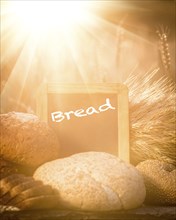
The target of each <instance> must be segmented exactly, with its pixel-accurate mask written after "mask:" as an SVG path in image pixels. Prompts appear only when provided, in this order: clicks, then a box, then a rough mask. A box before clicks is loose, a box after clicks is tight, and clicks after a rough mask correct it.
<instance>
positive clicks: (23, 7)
mask: <svg viewBox="0 0 176 220" xmlns="http://www.w3.org/2000/svg"><path fill="white" fill-rule="evenodd" d="M89 7H90V1H11V2H10V4H8V10H10V12H11V13H13V15H14V17H15V18H16V19H17V20H18V23H19V25H20V26H21V27H23V28H24V29H26V30H28V32H36V33H37V32H47V31H51V30H52V29H58V30H61V31H64V30H65V29H67V28H70V27H71V26H74V25H77V24H78V23H83V22H85V21H86V19H87V18H88V16H89V15H88V9H89Z"/></svg>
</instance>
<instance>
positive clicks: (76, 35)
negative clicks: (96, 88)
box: [1, 1, 156, 112]
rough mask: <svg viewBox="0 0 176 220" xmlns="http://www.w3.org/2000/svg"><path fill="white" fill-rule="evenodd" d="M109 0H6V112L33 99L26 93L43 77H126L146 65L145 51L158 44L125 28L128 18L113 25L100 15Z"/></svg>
mask: <svg viewBox="0 0 176 220" xmlns="http://www.w3.org/2000/svg"><path fill="white" fill-rule="evenodd" d="M105 3H106V4H105ZM108 4H112V2H111V1H110V3H108V2H107V1H106V2H104V3H103V2H102V1H2V3H1V6H2V9H1V24H2V27H1V54H2V56H1V76H3V77H2V78H3V79H2V80H4V79H5V80H4V82H3V83H1V111H2V112H4V111H6V110H7V109H8V106H10V105H11V104H10V102H11V101H12V100H13V103H15V102H16V103H17V107H18V104H19V103H20V102H22V100H23V99H24V100H25V101H29V102H30V101H31V100H27V99H28V98H27V97H30V99H32V98H31V96H32V94H35V93H36V92H37V90H38V87H39V86H40V85H41V84H42V83H43V82H66V83H68V82H70V83H73V82H83V83H88V82H89V83H90V82H123V81H124V80H125V79H126V77H127V76H128V74H129V73H130V72H132V71H133V69H134V67H135V68H137V67H138V66H140V65H143V64H144V61H143V58H144V57H145V54H144V53H143V50H144V49H145V50H146V48H147V50H148V51H150V50H153V46H154V45H153V44H152V43H150V41H147V40H145V39H144V38H142V37H140V36H139V35H137V34H133V33H131V32H129V31H128V30H126V29H124V27H123V26H122V24H123V22H120V21H119V22H118V24H119V25H118V24H117V23H116V24H113V23H112V22H109V21H108V20H106V19H105V18H103V17H101V16H99V15H98V14H96V10H95V9H97V8H99V9H100V8H101V7H102V8H103V7H105V6H107V5H108ZM113 4H114V3H113ZM118 5H119V4H118ZM121 5H122V6H124V7H127V4H124V5H123V4H122V3H121ZM121 8H123V7H119V9H118V11H120V10H121ZM121 19H124V16H123V17H122V18H121ZM138 45H140V47H139V46H138ZM131 54H135V56H131ZM153 56H156V53H153V54H152V56H151V57H149V58H148V59H147V62H146V63H145V64H144V65H148V63H150V62H151V61H150V60H152V62H153V60H154V59H153ZM31 84H32V85H31ZM31 87H33V88H32V92H30V88H31ZM26 94H27V95H26ZM33 96H35V95H33ZM9 97H11V98H9ZM33 98H34V99H35V97H33ZM10 100H11V101H10ZM33 102H34V101H33ZM12 105H13V104H12Z"/></svg>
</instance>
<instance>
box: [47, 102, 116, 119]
mask: <svg viewBox="0 0 176 220" xmlns="http://www.w3.org/2000/svg"><path fill="white" fill-rule="evenodd" d="M108 109H113V110H114V109H115V107H113V106H112V105H111V103H110V99H109V98H107V99H106V103H105V104H103V105H100V107H99V108H98V110H97V109H95V108H94V107H92V106H90V107H89V108H87V109H86V110H84V109H78V110H76V111H69V112H61V111H58V112H52V113H51V118H52V121H54V122H61V121H63V120H64V119H67V120H70V118H71V115H72V116H76V117H85V116H89V115H92V114H99V113H101V112H105V111H107V110H108Z"/></svg>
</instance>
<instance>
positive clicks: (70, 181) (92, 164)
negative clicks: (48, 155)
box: [33, 152, 145, 211]
mask: <svg viewBox="0 0 176 220" xmlns="http://www.w3.org/2000/svg"><path fill="white" fill-rule="evenodd" d="M33 177H34V179H35V180H41V181H42V182H43V183H44V184H47V185H51V186H52V188H54V189H55V190H56V191H57V192H58V194H59V196H60V203H61V204H62V206H64V207H66V208H73V209H74V208H75V209H81V210H89V211H105V210H120V209H132V208H136V207H138V206H140V205H141V204H142V203H143V201H144V199H145V185H144V182H143V178H142V176H141V175H140V174H139V172H138V171H137V170H136V168H135V167H133V166H132V165H130V164H126V163H125V162H123V161H122V160H120V159H119V158H117V157H116V156H114V155H110V154H107V153H103V152H86V153H79V154H75V155H73V156H71V157H67V158H64V159H57V160H55V161H51V162H48V163H45V164H44V165H42V166H40V167H39V168H38V169H37V170H36V171H35V173H34V176H33Z"/></svg>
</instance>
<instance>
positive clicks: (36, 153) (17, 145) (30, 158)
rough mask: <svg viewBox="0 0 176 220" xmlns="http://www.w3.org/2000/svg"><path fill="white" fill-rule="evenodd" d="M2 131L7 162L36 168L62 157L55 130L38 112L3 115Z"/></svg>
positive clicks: (1, 143)
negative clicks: (37, 114) (36, 114)
mask: <svg viewBox="0 0 176 220" xmlns="http://www.w3.org/2000/svg"><path fill="white" fill-rule="evenodd" d="M0 130H1V133H0V147H1V151H0V155H1V156H2V157H3V158H4V159H6V160H8V161H12V162H14V163H17V164H20V165H24V166H29V167H35V168H36V167H38V166H39V165H41V164H43V163H45V162H47V161H50V160H54V159H56V158H58V157H59V143H58V140H57V137H56V135H55V133H54V132H53V131H52V130H51V128H50V127H49V126H48V125H47V124H46V123H45V122H41V121H40V120H39V118H38V117H37V116H35V115H32V114H27V113H19V112H10V113H8V114H1V115H0Z"/></svg>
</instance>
